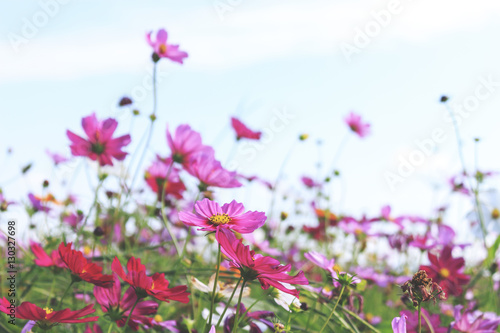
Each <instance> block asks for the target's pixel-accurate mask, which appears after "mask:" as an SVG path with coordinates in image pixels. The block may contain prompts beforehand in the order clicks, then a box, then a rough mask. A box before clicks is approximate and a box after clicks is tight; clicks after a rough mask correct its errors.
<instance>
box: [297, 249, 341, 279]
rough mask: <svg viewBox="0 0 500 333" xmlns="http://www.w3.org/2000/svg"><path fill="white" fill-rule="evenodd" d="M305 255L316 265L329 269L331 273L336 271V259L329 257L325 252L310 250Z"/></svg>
mask: <svg viewBox="0 0 500 333" xmlns="http://www.w3.org/2000/svg"><path fill="white" fill-rule="evenodd" d="M304 257H305V258H306V259H308V260H309V261H310V262H312V263H313V264H315V265H316V266H318V267H320V268H323V269H324V270H327V271H328V272H330V273H332V274H333V273H335V270H334V269H333V268H334V267H335V259H333V258H332V259H327V258H326V257H325V256H324V255H323V254H321V253H319V252H316V251H309V252H306V253H304Z"/></svg>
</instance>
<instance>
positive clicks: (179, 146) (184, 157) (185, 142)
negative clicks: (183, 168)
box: [167, 125, 214, 164]
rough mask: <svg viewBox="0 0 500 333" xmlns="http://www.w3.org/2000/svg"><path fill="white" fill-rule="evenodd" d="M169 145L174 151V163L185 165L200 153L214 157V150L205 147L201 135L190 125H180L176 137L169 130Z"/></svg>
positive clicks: (176, 130)
mask: <svg viewBox="0 0 500 333" xmlns="http://www.w3.org/2000/svg"><path fill="white" fill-rule="evenodd" d="M167 143H168V146H169V147H170V150H171V151H172V159H173V160H174V162H177V163H180V164H185V163H187V162H189V160H190V159H191V158H192V157H193V156H194V155H195V154H198V153H202V152H203V153H205V154H207V155H213V154H214V153H213V149H212V148H211V147H209V146H205V145H203V143H202V141H201V135H200V133H198V132H196V131H193V130H192V129H191V126H189V125H179V126H178V127H177V128H176V129H175V136H174V137H172V134H171V133H170V131H169V130H168V128H167Z"/></svg>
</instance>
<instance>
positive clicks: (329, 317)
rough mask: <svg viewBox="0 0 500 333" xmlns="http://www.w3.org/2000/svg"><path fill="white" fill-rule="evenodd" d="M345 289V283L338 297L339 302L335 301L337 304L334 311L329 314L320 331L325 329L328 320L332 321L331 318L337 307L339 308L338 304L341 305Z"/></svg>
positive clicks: (320, 332)
mask: <svg viewBox="0 0 500 333" xmlns="http://www.w3.org/2000/svg"><path fill="white" fill-rule="evenodd" d="M344 289H345V285H343V286H342V289H341V290H340V295H339V298H337V303H335V306H334V307H333V310H332V312H331V313H330V315H329V316H328V319H327V320H326V322H325V324H324V325H323V327H322V328H321V330H320V331H319V333H322V332H323V331H324V330H325V328H326V326H327V325H328V322H330V319H332V316H333V313H334V312H335V309H336V308H337V305H339V302H340V299H341V298H342V294H343V293H344Z"/></svg>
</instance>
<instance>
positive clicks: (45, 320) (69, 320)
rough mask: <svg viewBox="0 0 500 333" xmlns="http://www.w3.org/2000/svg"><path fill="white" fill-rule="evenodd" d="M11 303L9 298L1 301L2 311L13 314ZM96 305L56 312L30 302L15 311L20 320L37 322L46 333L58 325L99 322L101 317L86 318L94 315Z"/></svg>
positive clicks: (0, 309)
mask: <svg viewBox="0 0 500 333" xmlns="http://www.w3.org/2000/svg"><path fill="white" fill-rule="evenodd" d="M10 306H11V303H10V301H9V300H8V299H7V298H5V297H4V298H2V299H0V311H1V312H4V313H6V314H11V309H10V308H9V307H10ZM94 312H95V310H94V305H93V304H91V305H87V306H86V307H84V308H83V309H81V310H77V311H71V310H70V309H64V310H59V311H54V310H53V309H50V308H43V309H42V308H40V307H38V306H36V305H35V304H33V303H30V302H22V303H21V305H19V306H18V307H17V309H16V311H15V316H16V318H18V319H26V320H32V321H35V322H36V326H38V327H39V328H40V329H41V330H43V331H46V330H49V329H51V328H52V327H54V326H57V325H58V324H78V323H88V322H93V321H97V320H98V319H99V317H97V316H95V317H86V318H82V317H85V316H87V315H89V314H92V313H94Z"/></svg>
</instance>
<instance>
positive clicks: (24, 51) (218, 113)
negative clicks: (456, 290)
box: [0, 0, 500, 224]
mask: <svg viewBox="0 0 500 333" xmlns="http://www.w3.org/2000/svg"><path fill="white" fill-rule="evenodd" d="M54 1H55V0H54ZM54 1H52V2H51V1H32V2H22V3H20V2H9V4H8V5H7V4H6V3H3V4H2V5H0V6H2V7H3V8H1V10H0V31H1V35H0V50H1V51H0V63H1V64H2V65H1V66H0V91H1V93H0V96H1V97H2V98H1V100H2V112H1V114H2V121H1V122H0V153H1V154H2V155H1V156H2V159H3V160H4V161H3V162H0V166H1V168H2V172H1V176H0V186H2V187H3V190H4V192H5V193H6V194H7V195H8V196H11V197H14V199H19V198H21V197H22V196H23V195H24V194H25V193H26V192H27V191H30V190H31V191H36V190H37V189H38V188H39V187H38V184H40V183H41V181H42V180H43V179H45V178H47V177H49V176H48V175H50V174H51V172H52V171H51V167H50V161H49V159H48V158H47V156H46V155H45V153H44V151H45V149H47V148H49V149H51V150H53V151H57V152H61V153H65V154H66V155H68V154H69V148H68V140H67V138H66V136H65V131H66V129H71V130H73V131H75V132H80V133H81V128H80V119H81V118H82V117H83V116H86V115H88V114H90V113H91V112H92V111H95V112H96V113H97V115H98V117H101V118H102V117H108V116H111V117H114V118H116V119H118V120H119V122H120V126H119V127H118V131H117V133H120V134H121V133H126V132H128V130H129V129H130V128H131V119H130V118H131V116H130V114H129V113H127V112H123V111H120V110H118V109H117V108H116V103H117V101H118V99H119V98H120V97H121V96H123V95H131V94H133V92H134V91H135V92H137V91H139V90H140V89H141V87H143V86H144V82H149V78H150V75H151V61H150V53H151V50H150V48H149V46H148V45H147V44H146V42H145V40H144V34H145V32H147V31H150V30H156V29H159V28H162V27H163V28H166V29H167V30H168V32H169V40H170V42H172V43H175V44H180V46H181V49H183V50H185V51H187V52H188V53H189V58H188V59H187V60H186V62H185V64H184V65H182V66H180V65H178V64H174V63H171V62H167V61H162V62H160V66H159V77H160V78H161V82H160V83H159V88H158V98H159V104H158V105H159V109H158V123H157V125H156V126H157V127H156V128H155V132H154V136H153V141H152V145H151V148H150V151H149V155H148V157H147V158H148V161H149V160H151V159H152V158H153V157H154V153H155V152H160V153H161V154H163V155H165V154H166V153H167V151H168V150H167V146H166V141H165V129H166V124H167V122H168V123H169V124H170V127H171V128H174V127H175V126H177V125H178V124H181V123H189V124H191V125H192V127H193V128H195V129H196V130H199V131H200V132H201V133H202V135H203V138H204V141H205V142H206V143H209V144H212V143H213V144H215V145H216V151H217V156H218V157H219V158H220V159H221V160H222V161H226V159H227V156H228V154H229V151H230V150H231V146H232V143H231V140H232V138H233V133H232V131H231V128H230V127H229V118H230V116H232V115H237V116H239V117H240V118H241V119H242V120H243V121H244V122H246V123H247V124H248V125H249V126H250V127H252V128H255V129H261V128H269V126H270V123H271V122H272V119H273V117H275V112H284V111H283V110H286V112H287V113H289V114H292V115H293V118H290V121H289V123H288V124H286V125H285V126H284V129H283V130H282V131H279V132H276V133H273V136H272V138H269V140H268V141H269V142H268V143H267V144H264V145H263V146H262V147H261V149H260V148H259V150H258V152H257V154H256V156H255V158H252V159H248V158H246V157H245V156H244V155H242V154H237V155H236V156H235V157H234V159H235V160H236V163H237V164H238V165H239V166H240V167H241V169H240V170H241V171H242V172H245V173H248V174H259V175H261V176H263V177H264V178H266V179H268V180H273V179H275V178H276V176H277V174H278V170H279V167H280V165H281V161H282V160H283V159H284V157H285V156H286V154H287V152H288V150H289V147H290V146H291V145H292V142H293V141H294V140H296V138H297V136H298V135H299V134H300V133H309V134H310V140H308V141H307V142H304V143H303V144H301V145H298V146H297V147H296V148H295V150H294V154H293V155H292V157H291V158H290V161H289V163H288V165H287V166H286V169H285V177H286V179H287V182H289V184H290V186H291V187H292V188H294V189H296V190H298V187H297V183H296V179H298V177H299V176H300V175H302V174H309V175H315V173H316V169H315V164H316V162H317V149H316V144H315V142H316V141H317V140H322V141H323V145H322V155H323V156H324V157H325V158H324V159H325V163H327V164H329V163H330V161H331V159H332V156H333V155H334V154H335V152H336V149H337V147H338V146H339V143H340V142H341V140H342V138H343V137H344V135H345V133H346V131H347V130H346V126H345V124H344V123H343V121H342V119H343V118H344V117H345V115H347V114H348V113H349V111H350V110H353V111H355V112H357V113H360V114H361V115H363V117H364V118H365V119H366V120H367V121H369V122H370V123H371V124H372V128H373V134H372V135H371V136H369V137H368V138H366V139H363V140H360V139H359V138H357V137H351V138H350V139H349V141H348V142H347V144H346V146H345V147H344V149H343V152H342V155H341V157H340V159H339V161H338V168H339V169H340V170H341V172H342V174H343V180H342V186H337V187H336V188H335V196H336V199H335V205H336V206H337V207H338V209H340V210H342V211H343V212H348V213H354V214H358V215H359V214H361V213H362V212H367V213H371V214H376V213H378V211H379V209H380V207H381V206H382V205H384V204H389V203H390V204H392V205H393V206H394V209H395V211H396V212H397V213H414V214H423V215H425V214H428V213H430V212H431V210H432V209H433V208H435V206H436V205H437V204H439V203H441V202H440V201H442V200H444V199H443V198H445V196H444V194H443V195H438V199H436V196H434V195H433V194H432V191H433V190H434V188H435V187H436V186H438V187H439V186H442V188H444V187H445V186H446V184H445V183H446V180H447V178H449V177H450V176H451V175H453V174H454V173H456V172H458V171H459V170H460V164H459V160H458V155H457V150H456V142H455V139H454V133H453V129H452V127H451V126H450V123H449V121H447V120H446V116H445V114H446V111H445V109H444V108H443V106H442V105H441V104H440V103H439V97H440V96H441V95H442V94H447V95H449V96H450V97H452V100H451V102H452V104H453V103H458V104H463V103H464V101H471V100H472V101H473V99H474V96H475V94H476V91H477V90H478V89H479V90H480V91H481V92H483V93H485V92H488V87H485V86H484V84H483V83H482V82H484V81H485V80H486V81H487V80H490V81H493V82H500V68H499V67H500V64H499V59H500V47H499V46H498V43H497V40H498V31H499V29H500V22H499V21H498V20H497V17H498V15H499V14H500V3H498V2H494V1H486V0H480V1H475V2H469V1H458V2H457V1H451V0H440V1H438V2H436V1H431V0H419V1H409V0H401V1H400V2H398V8H399V9H398V13H397V14H391V18H390V22H389V23H388V24H387V25H386V26H384V27H381V28H380V29H379V30H380V31H379V32H378V33H376V34H374V36H373V37H370V38H369V44H368V45H367V46H366V47H363V48H359V50H360V52H359V53H358V54H354V55H353V56H352V57H351V58H350V59H346V57H345V56H344V54H343V53H342V51H341V45H345V44H346V43H349V44H351V45H355V44H354V40H355V38H356V34H357V33H358V31H359V30H361V31H364V30H365V29H366V27H367V26H370V24H371V25H373V24H374V22H376V21H375V19H374V16H373V14H372V12H377V13H380V12H381V11H387V10H388V8H389V6H391V1H366V0H355V1H319V0H318V1H315V0H313V1H307V2H306V1H283V2H281V1H280V2H278V1H245V0H241V1H235V0H232V1H229V0H225V1H224V0H221V1H212V0H208V1H189V2H187V1H182V2H181V1H146V2H145V1H142V2H137V1H109V2H104V3H103V2H101V1H99V2H98V1H67V0H66V1H64V3H63V1H61V2H54ZM49 3H50V4H51V5H50V6H49V7H47V5H46V4H49ZM54 3H57V4H58V5H57V6H56V7H54V5H53V4H54ZM44 8H49V10H47V9H44ZM217 8H223V9H224V11H223V12H221V11H220V9H219V11H218V10H217ZM47 11H48V12H49V13H48V14H50V15H48V14H45V18H48V19H46V20H44V14H43V13H44V12H47ZM40 13H42V14H40ZM37 20H38V21H37ZM27 22H29V23H27ZM37 22H38V23H37ZM35 23H37V24H38V25H39V27H38V28H36V29H37V31H36V32H31V35H30V34H28V35H29V36H27V35H26V31H27V30H26V29H27V28H26V26H27V25H29V24H35ZM28 30H29V29H28ZM28 32H29V31H28ZM13 38H14V39H16V40H18V41H19V40H20V39H19V38H24V39H23V43H22V44H19V45H17V46H16V45H15V43H14V44H13V42H12V40H13ZM24 42H25V43H24ZM490 88H491V87H490ZM491 89H492V91H489V92H490V93H489V94H488V96H487V97H485V98H484V99H482V100H481V101H480V103H479V104H478V106H477V107H476V108H474V110H473V111H471V112H469V113H468V115H467V116H460V118H461V119H462V120H463V121H461V125H460V131H461V135H462V138H463V141H464V150H465V156H466V160H467V163H468V164H469V165H468V166H469V168H471V169H472V167H473V164H474V162H473V161H474V158H473V154H474V149H473V142H472V138H474V137H480V138H481V139H482V141H481V144H480V146H479V156H478V161H479V166H480V168H481V169H483V170H491V169H495V170H496V169H498V162H499V159H498V156H497V153H496V151H497V150H498V142H499V141H500V131H498V125H499V124H500V115H499V112H498V110H499V107H500V98H499V96H498V95H499V94H500V87H498V86H496V87H495V86H493V88H491ZM483 95H484V94H483ZM471 96H472V97H471ZM151 98H152V95H151V93H150V92H148V93H147V94H146V96H145V98H143V99H141V98H138V108H139V109H140V110H141V111H142V115H143V117H141V118H139V119H136V120H135V121H134V125H133V128H134V131H133V144H132V146H131V147H130V148H129V149H128V151H133V148H134V146H135V144H137V142H138V141H139V139H140V137H141V131H142V130H144V129H145V128H146V126H147V124H148V120H147V115H148V114H149V113H150V112H151V111H150V110H151V107H152V104H151ZM471 98H472V99H471ZM435 129H442V130H443V133H444V134H443V136H444V137H445V138H446V139H444V140H443V142H441V143H439V144H436V146H435V149H433V150H432V152H431V153H430V154H429V156H426V157H425V159H424V162H423V163H422V164H421V165H419V166H416V167H415V170H414V172H413V173H411V175H409V176H408V177H404V181H403V182H400V183H398V184H397V185H396V186H395V188H391V186H389V184H388V182H387V180H386V175H387V172H392V173H393V174H397V169H398V167H399V165H400V158H403V159H408V158H409V156H410V155H411V154H412V153H413V152H415V150H417V149H418V146H417V144H416V143H415V141H416V140H418V141H422V140H425V139H429V138H431V136H432V131H433V130H435ZM8 147H12V149H13V154H12V155H11V156H10V157H8V158H7V157H5V156H6V155H5V151H6V150H7V148H8ZM29 162H34V163H35V164H34V168H33V170H32V172H30V174H29V176H28V177H27V179H26V180H20V181H17V182H8V183H6V180H8V179H11V178H12V177H13V176H14V175H15V174H16V172H17V171H18V170H19V168H20V167H21V166H23V165H25V164H27V163H29ZM74 167H75V164H72V165H71V166H67V167H66V168H67V169H71V168H74ZM69 171H71V170H69ZM324 172H326V170H324ZM294 182H295V183H294ZM80 183H81V186H82V187H84V186H85V183H86V182H85V179H83V180H82V179H79V180H78V182H77V184H80ZM252 193H254V192H252ZM256 193H258V190H257V192H256ZM442 193H444V191H443V192H442ZM86 195H88V196H89V197H90V194H88V193H87V194H86ZM222 195H223V197H224V198H226V197H227V198H229V197H233V196H234V197H236V199H238V200H249V205H250V206H253V207H252V208H255V209H257V208H262V209H266V208H267V207H268V203H267V202H266V200H268V198H267V197H265V196H264V197H260V196H259V198H256V197H255V196H254V197H252V196H251V195H248V193H246V194H245V193H244V192H238V191H225V193H223V194H222ZM84 197H85V195H84ZM24 198H25V197H24ZM85 199H87V200H88V199H89V198H84V201H85ZM245 202H246V201H245ZM468 209H470V207H468V206H467V205H460V207H458V208H457V211H456V213H455V217H456V218H455V219H453V221H449V223H450V224H458V223H460V217H461V216H463V214H465V212H466V211H467V210H468Z"/></svg>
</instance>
